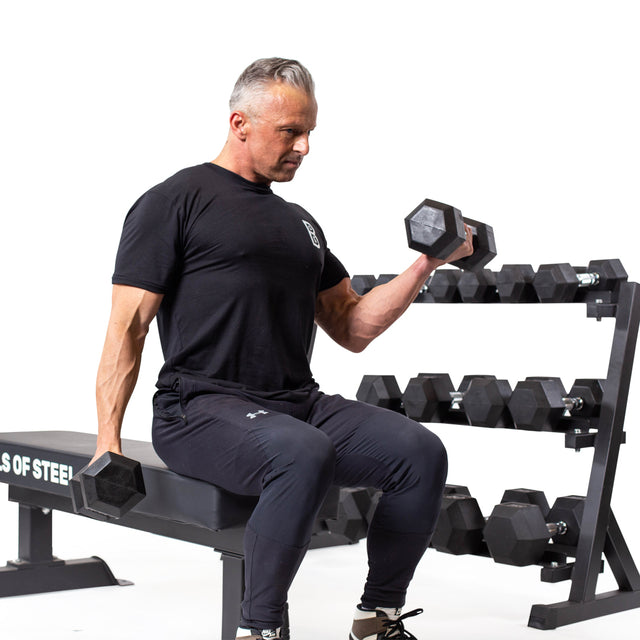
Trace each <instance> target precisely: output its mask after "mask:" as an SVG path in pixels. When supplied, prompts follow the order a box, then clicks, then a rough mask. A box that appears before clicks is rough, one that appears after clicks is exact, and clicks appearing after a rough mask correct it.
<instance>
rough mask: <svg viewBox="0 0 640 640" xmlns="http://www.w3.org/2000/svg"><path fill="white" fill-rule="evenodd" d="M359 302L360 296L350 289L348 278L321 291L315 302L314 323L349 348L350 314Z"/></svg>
mask: <svg viewBox="0 0 640 640" xmlns="http://www.w3.org/2000/svg"><path fill="white" fill-rule="evenodd" d="M359 300H360V296H359V295H358V294H357V293H356V292H355V291H354V290H353V288H352V287H351V279H350V278H348V277H347V278H343V279H342V280H341V281H340V282H339V283H338V284H336V285H334V286H333V287H331V288H329V289H325V290H324V291H321V292H320V293H319V294H318V297H317V300H316V323H317V324H318V326H319V327H320V328H321V329H323V330H324V331H325V332H326V333H327V334H328V335H329V336H330V337H331V338H333V340H335V341H336V342H337V343H338V344H340V345H342V346H343V347H346V348H350V345H349V338H350V329H349V318H350V314H351V312H352V311H353V309H354V307H355V306H356V305H357V304H358V301H359Z"/></svg>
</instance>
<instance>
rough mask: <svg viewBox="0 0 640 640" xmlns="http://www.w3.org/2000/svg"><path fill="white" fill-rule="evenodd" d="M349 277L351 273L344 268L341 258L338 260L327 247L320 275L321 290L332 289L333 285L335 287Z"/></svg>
mask: <svg viewBox="0 0 640 640" xmlns="http://www.w3.org/2000/svg"><path fill="white" fill-rule="evenodd" d="M348 277H349V273H348V272H347V270H346V269H345V268H344V266H343V265H342V263H341V262H340V260H338V258H336V257H335V256H334V255H333V253H331V251H329V249H327V253H326V255H325V259H324V269H323V270H322V275H321V277H320V289H319V291H324V290H325V289H331V287H335V286H336V285H337V284H338V283H339V282H340V281H341V280H343V279H344V278H348Z"/></svg>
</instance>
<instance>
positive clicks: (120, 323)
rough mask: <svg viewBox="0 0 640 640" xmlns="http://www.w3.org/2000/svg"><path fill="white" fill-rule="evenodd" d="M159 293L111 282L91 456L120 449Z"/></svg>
mask: <svg viewBox="0 0 640 640" xmlns="http://www.w3.org/2000/svg"><path fill="white" fill-rule="evenodd" d="M162 298H163V295H162V294H159V293H152V292H151V291H146V290H145V289H139V288H137V287H130V286H125V285H114V286H113V294H112V302H111V316H110V318H109V326H108V328H107V337H106V339H105V343H104V348H103V350H102V357H101V359H100V365H99V367H98V376H97V380H96V405H97V410H98V443H97V448H96V453H95V456H94V457H93V460H95V459H96V458H98V457H99V456H101V455H102V454H103V453H105V452H106V451H113V452H114V453H122V451H121V447H120V430H121V428H122V420H123V417H124V412H125V409H126V407H127V404H128V402H129V398H130V397H131V394H132V393H133V389H134V388H135V386H136V381H137V380H138V372H139V371H140V362H141V359H142V349H143V347H144V341H145V338H146V336H147V333H148V331H149V326H150V324H151V321H152V320H153V318H154V317H155V315H156V313H157V311H158V308H159V307H160V303H161V302H162Z"/></svg>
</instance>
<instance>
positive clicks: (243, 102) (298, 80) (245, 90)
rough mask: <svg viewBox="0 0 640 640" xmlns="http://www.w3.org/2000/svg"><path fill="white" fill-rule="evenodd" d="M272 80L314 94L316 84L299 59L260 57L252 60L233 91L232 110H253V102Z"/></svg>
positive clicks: (230, 106) (230, 100) (230, 103)
mask: <svg viewBox="0 0 640 640" xmlns="http://www.w3.org/2000/svg"><path fill="white" fill-rule="evenodd" d="M272 82H284V83H285V84H288V85H290V86H293V87H296V88H298V89H301V90H302V91H304V92H305V93H306V94H307V95H309V96H313V95H314V92H315V84H314V82H313V78H312V77H311V74H310V73H309V70H308V69H307V68H306V67H304V66H303V65H302V64H300V63H299V62H298V61H297V60H287V59H286V58H260V59H259V60H256V61H255V62H252V63H251V64H250V65H249V66H248V67H247V68H246V69H245V70H244V71H243V72H242V73H241V74H240V77H239V78H238V80H237V81H236V84H235V86H234V88H233V91H232V93H231V98H230V99H229V108H230V109H231V111H234V110H236V109H245V110H247V111H249V112H250V111H251V106H252V105H251V102H253V101H254V100H256V99H257V98H258V97H259V96H260V95H262V94H264V93H265V90H266V88H267V87H268V85H269V84H271V83H272Z"/></svg>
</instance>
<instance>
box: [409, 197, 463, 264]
mask: <svg viewBox="0 0 640 640" xmlns="http://www.w3.org/2000/svg"><path fill="white" fill-rule="evenodd" d="M404 222H405V228H406V231H407V240H408V242H409V246H410V247H411V248H412V249H415V250H416V251H420V252H421V253H425V254H427V255H429V256H432V257H433V258H441V259H444V258H447V257H448V256H450V255H451V254H452V253H453V252H454V251H455V250H456V249H457V248H458V247H459V246H460V245H461V244H462V243H463V242H464V240H465V235H466V234H465V229H464V224H463V222H462V214H461V213H460V211H459V209H456V208H455V207H452V206H451V205H448V204H444V203H442V202H436V201H435V200H429V199H426V200H423V201H422V202H421V203H420V204H419V205H418V206H417V207H416V208H415V209H414V210H413V211H412V212H411V213H410V214H409V215H408V216H407V217H406V218H405V219H404Z"/></svg>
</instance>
